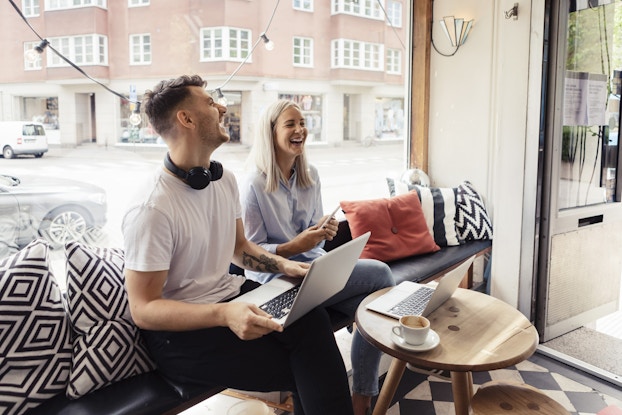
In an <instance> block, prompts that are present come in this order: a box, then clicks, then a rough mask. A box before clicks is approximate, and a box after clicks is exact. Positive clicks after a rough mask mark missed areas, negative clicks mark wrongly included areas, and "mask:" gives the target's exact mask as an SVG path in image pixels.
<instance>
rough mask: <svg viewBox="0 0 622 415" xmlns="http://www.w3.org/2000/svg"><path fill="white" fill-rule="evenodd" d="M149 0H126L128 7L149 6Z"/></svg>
mask: <svg viewBox="0 0 622 415" xmlns="http://www.w3.org/2000/svg"><path fill="white" fill-rule="evenodd" d="M149 2H150V0H127V6H128V7H142V6H149Z"/></svg>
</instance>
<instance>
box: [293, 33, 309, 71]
mask: <svg viewBox="0 0 622 415" xmlns="http://www.w3.org/2000/svg"><path fill="white" fill-rule="evenodd" d="M294 66H307V67H311V66H313V39H311V38H308V37H295V38H294Z"/></svg>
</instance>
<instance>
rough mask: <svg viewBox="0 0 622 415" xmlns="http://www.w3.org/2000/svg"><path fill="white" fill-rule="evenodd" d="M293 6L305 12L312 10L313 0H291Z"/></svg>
mask: <svg viewBox="0 0 622 415" xmlns="http://www.w3.org/2000/svg"><path fill="white" fill-rule="evenodd" d="M292 1H293V3H292V5H293V7H294V9H296V10H303V11H305V12H312V11H313V0H292Z"/></svg>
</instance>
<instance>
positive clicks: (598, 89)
mask: <svg viewBox="0 0 622 415" xmlns="http://www.w3.org/2000/svg"><path fill="white" fill-rule="evenodd" d="M549 23H550V29H551V30H550V33H551V36H550V44H549V45H548V46H549V51H550V53H549V59H550V60H549V68H548V84H547V96H548V102H547V105H546V116H545V118H544V119H545V120H546V121H545V122H544V124H545V126H544V127H543V128H544V130H545V140H544V143H545V144H544V149H543V150H544V153H545V156H544V160H545V162H544V179H543V182H542V183H543V192H542V209H541V212H542V215H541V218H540V234H539V250H540V252H539V260H538V264H539V269H538V282H537V306H536V325H537V327H538V331H539V332H540V336H541V340H542V341H543V342H544V344H545V345H547V344H549V342H551V343H550V344H554V342H555V339H557V338H561V337H562V336H565V335H567V334H568V333H574V334H575V335H576V334H577V333H582V332H586V336H589V334H590V333H592V334H593V332H594V331H595V328H596V322H597V321H598V320H599V319H601V318H603V317H605V316H610V315H612V314H615V313H619V307H620V280H621V275H622V250H621V249H620V246H622V204H621V203H620V200H621V197H622V191H621V184H622V180H621V174H620V169H619V168H618V166H619V162H620V147H619V146H618V142H619V125H620V93H621V89H622V87H621V85H622V83H621V82H620V81H621V72H620V70H622V1H620V0H617V1H613V0H553V1H551V7H550V21H549ZM618 324H619V325H620V327H622V318H620V321H619V322H618ZM579 338H580V337H579ZM577 349H580V348H577ZM583 352H586V353H585V355H586V356H587V355H589V354H593V355H598V351H597V350H593V351H586V350H585V348H583ZM574 357H577V358H579V359H580V358H582V357H583V356H574ZM616 370H617V369H616ZM618 375H620V373H618Z"/></svg>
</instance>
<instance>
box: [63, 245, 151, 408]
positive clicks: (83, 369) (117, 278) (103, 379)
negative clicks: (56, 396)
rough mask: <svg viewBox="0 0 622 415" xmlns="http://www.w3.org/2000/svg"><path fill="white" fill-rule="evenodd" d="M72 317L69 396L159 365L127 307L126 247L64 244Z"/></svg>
mask: <svg viewBox="0 0 622 415" xmlns="http://www.w3.org/2000/svg"><path fill="white" fill-rule="evenodd" d="M65 254H66V256H67V293H68V302H67V305H68V313H69V319H70V321H71V323H72V324H73V326H74V330H75V331H76V332H77V337H76V338H75V339H74V341H73V365H72V368H71V373H70V375H69V385H68V387H67V397H69V398H71V399H75V398H79V397H80V396H83V395H85V394H87V393H89V392H91V391H94V390H96V389H99V388H102V387H104V386H106V385H109V384H111V383H113V382H117V381H119V380H122V379H125V378H128V377H131V376H134V375H138V374H141V373H145V372H148V371H151V370H153V369H155V364H154V363H153V361H152V359H151V357H150V356H149V354H148V352H147V348H146V347H145V345H144V343H143V341H142V338H141V336H140V332H139V330H138V328H137V327H136V326H135V325H134V323H133V321H132V319H131V316H130V313H129V308H128V302H127V293H126V292H125V285H124V282H125V279H124V276H123V266H124V263H125V260H124V256H123V251H122V250H121V249H114V248H91V247H88V246H86V245H83V244H80V243H77V242H74V243H69V244H67V245H66V246H65Z"/></svg>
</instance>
